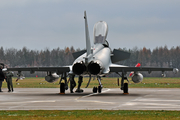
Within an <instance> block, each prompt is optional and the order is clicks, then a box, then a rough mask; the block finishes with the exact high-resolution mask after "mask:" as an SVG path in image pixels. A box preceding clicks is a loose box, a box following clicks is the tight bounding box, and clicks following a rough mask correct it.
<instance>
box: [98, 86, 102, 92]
mask: <svg viewBox="0 0 180 120" xmlns="http://www.w3.org/2000/svg"><path fill="white" fill-rule="evenodd" d="M101 90H102V87H101V86H100V85H99V86H98V93H101Z"/></svg>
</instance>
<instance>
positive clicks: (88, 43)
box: [84, 11, 91, 56]
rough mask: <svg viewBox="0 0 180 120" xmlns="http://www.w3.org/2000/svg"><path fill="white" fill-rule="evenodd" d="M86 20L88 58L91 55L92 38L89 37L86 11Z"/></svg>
mask: <svg viewBox="0 0 180 120" xmlns="http://www.w3.org/2000/svg"><path fill="white" fill-rule="evenodd" d="M84 19H85V34H86V49H87V56H88V55H89V54H91V42H90V37H89V30H88V23H87V16H86V11H84Z"/></svg>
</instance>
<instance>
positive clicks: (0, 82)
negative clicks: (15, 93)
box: [0, 81, 3, 91]
mask: <svg viewBox="0 0 180 120" xmlns="http://www.w3.org/2000/svg"><path fill="white" fill-rule="evenodd" d="M2 82H3V81H0V91H1V87H2Z"/></svg>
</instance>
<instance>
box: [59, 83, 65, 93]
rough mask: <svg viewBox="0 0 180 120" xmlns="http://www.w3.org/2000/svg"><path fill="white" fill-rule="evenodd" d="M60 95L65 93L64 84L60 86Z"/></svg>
mask: <svg viewBox="0 0 180 120" xmlns="http://www.w3.org/2000/svg"><path fill="white" fill-rule="evenodd" d="M60 93H65V84H64V83H61V84H60Z"/></svg>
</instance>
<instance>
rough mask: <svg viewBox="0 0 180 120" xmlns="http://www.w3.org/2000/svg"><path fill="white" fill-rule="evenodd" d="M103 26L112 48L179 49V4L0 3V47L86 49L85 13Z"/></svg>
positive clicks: (114, 0) (161, 0) (159, 0)
mask: <svg viewBox="0 0 180 120" xmlns="http://www.w3.org/2000/svg"><path fill="white" fill-rule="evenodd" d="M85 10H86V12H87V18H88V24H89V32H90V39H91V44H93V26H94V24H95V23H96V22H98V21H100V20H104V21H106V22H107V24H108V27H109V32H108V36H107V40H108V42H109V44H110V47H111V48H112V49H113V48H124V47H126V48H130V49H132V48H133V47H135V46H137V47H138V48H143V47H146V48H150V49H154V48H156V47H159V46H165V45H167V46H168V48H169V49H170V48H171V47H173V46H174V47H176V46H180V0H149V1H147V0H98V1H97V0H89V1H85V0H0V46H3V47H4V48H11V47H13V48H17V49H22V48H23V47H24V46H26V47H27V48H28V49H32V50H44V49H45V48H49V49H51V50H52V49H54V48H57V47H60V48H61V49H63V48H65V47H71V46H74V48H75V49H77V48H81V49H83V48H85V31H84V30H85V28H84V19H83V17H84V11H85Z"/></svg>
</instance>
